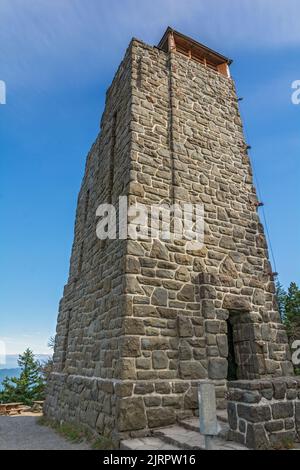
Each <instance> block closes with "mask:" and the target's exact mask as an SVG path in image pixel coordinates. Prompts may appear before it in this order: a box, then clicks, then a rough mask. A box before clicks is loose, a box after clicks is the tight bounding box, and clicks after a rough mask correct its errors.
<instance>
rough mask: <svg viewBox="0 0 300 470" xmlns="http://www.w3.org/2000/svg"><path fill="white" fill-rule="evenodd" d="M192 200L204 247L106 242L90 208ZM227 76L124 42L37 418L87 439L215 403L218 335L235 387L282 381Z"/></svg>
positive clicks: (281, 345) (276, 324)
mask: <svg viewBox="0 0 300 470" xmlns="http://www.w3.org/2000/svg"><path fill="white" fill-rule="evenodd" d="M121 195H126V196H128V201H129V204H133V203H142V204H146V205H147V206H148V207H150V205H153V204H162V203H164V204H169V205H170V204H173V203H175V202H177V203H183V202H190V203H193V204H196V203H202V204H203V205H204V213H205V240H204V246H203V248H202V249H199V250H188V249H187V245H186V242H185V241H175V242H173V243H168V242H166V241H161V240H159V239H158V238H156V239H152V240H136V241H134V240H106V241H105V242H103V241H100V240H98V239H97V237H96V223H97V218H96V217H95V213H96V208H97V206H98V205H99V204H101V203H103V202H112V203H113V204H115V205H117V201H118V197H119V196H121ZM256 203H257V198H256V193H255V189H254V187H253V182H252V174H251V167H250V162H249V157H248V156H247V151H246V143H245V141H244V137H243V132H242V124H241V120H240V116H239V112H238V105H237V97H236V93H235V88H234V84H233V81H232V80H231V79H229V78H227V77H225V76H223V75H221V74H219V73H217V72H215V71H213V70H210V69H208V68H206V67H205V66H204V65H202V64H200V63H197V62H194V61H193V60H190V59H188V58H187V57H184V56H182V55H180V54H179V53H176V52H171V53H165V52H163V51H161V50H159V49H157V48H155V47H150V46H147V45H145V44H144V43H142V42H140V41H138V40H133V41H132V42H131V44H130V46H129V48H128V50H127V53H126V55H125V58H124V60H123V62H122V64H121V65H120V67H119V70H118V72H117V74H116V76H115V78H114V81H113V83H112V85H111V87H110V89H109V90H108V93H107V100H106V108H105V111H104V114H103V117H102V121H101V133H100V135H99V137H98V138H97V140H96V142H95V143H94V145H93V147H92V149H91V151H90V154H89V156H88V159H87V165H86V170H85V176H84V180H83V184H82V187H81V190H80V194H79V198H78V207H77V213H76V224H75V236H74V244H73V249H72V256H71V266H70V276H69V280H68V284H67V285H66V287H65V289H64V296H63V299H62V301H61V304H60V311H59V317H58V325H57V336H56V345H55V354H54V363H55V372H54V373H53V374H52V377H51V380H50V382H49V390H48V397H47V400H46V404H45V412H46V414H47V415H48V416H50V417H52V418H54V419H64V420H67V421H76V422H82V423H84V424H86V425H87V426H89V427H90V428H92V429H97V431H98V432H107V433H112V432H113V433H115V434H116V435H120V433H121V434H123V435H126V434H128V433H131V434H132V433H133V434H134V433H136V432H137V433H139V432H142V433H145V432H147V430H149V429H151V428H152V427H156V426H160V425H168V424H171V423H173V422H175V420H176V419H179V418H181V417H183V416H190V415H192V414H195V413H197V408H198V405H197V382H198V380H199V379H204V378H207V377H208V378H210V379H212V380H214V381H215V384H216V387H217V398H218V404H219V406H220V407H225V390H226V379H227V366H228V361H227V356H228V341H227V326H228V323H227V321H228V319H229V317H230V319H231V321H232V324H233V326H234V340H235V342H236V344H239V345H240V346H239V349H237V362H238V376H239V378H247V379H252V378H259V377H264V376H266V377H268V376H282V375H288V374H290V373H292V366H291V363H290V361H289V351H288V343H287V338H286V334H285V331H284V328H283V326H282V324H281V322H280V317H279V313H278V309H277V305H276V300H275V288H274V281H273V277H272V273H271V266H270V263H269V259H268V252H267V245H266V240H265V236H264V233H263V227H262V225H261V223H260V221H259V216H258V214H257V207H256Z"/></svg>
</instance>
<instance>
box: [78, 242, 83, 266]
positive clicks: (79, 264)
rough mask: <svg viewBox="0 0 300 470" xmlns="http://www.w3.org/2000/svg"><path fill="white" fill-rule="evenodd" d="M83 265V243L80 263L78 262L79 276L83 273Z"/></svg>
mask: <svg viewBox="0 0 300 470" xmlns="http://www.w3.org/2000/svg"><path fill="white" fill-rule="evenodd" d="M82 263H83V242H81V245H80V252H79V261H78V274H80V273H81V270H82Z"/></svg>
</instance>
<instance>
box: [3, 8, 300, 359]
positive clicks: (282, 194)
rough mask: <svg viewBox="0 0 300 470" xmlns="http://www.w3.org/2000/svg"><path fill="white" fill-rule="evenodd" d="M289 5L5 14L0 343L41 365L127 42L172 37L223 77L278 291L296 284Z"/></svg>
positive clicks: (293, 11)
mask: <svg viewBox="0 0 300 470" xmlns="http://www.w3.org/2000/svg"><path fill="white" fill-rule="evenodd" d="M299 14H300V6H299V2H298V1H297V0H284V1H283V0H276V1H274V0H251V1H250V0H249V1H248V0H218V1H216V0H210V1H209V2H208V1H207V0H197V1H193V0H189V1H188V0H186V1H184V2H183V1H182V0H180V1H179V0H159V1H158V0H151V1H148V0H144V1H137V0H123V1H120V0H110V1H109V2H107V1H106V0H51V1H50V0H39V1H36V0H26V1H25V0H1V1H0V18H1V29H0V80H4V81H5V82H6V86H7V104H6V105H0V156H1V160H0V172H1V173H0V211H1V222H2V224H1V232H0V250H1V253H0V256H1V274H0V286H1V295H0V340H2V341H5V343H6V347H7V352H8V353H19V352H21V351H22V350H24V349H25V347H27V346H30V347H31V348H33V350H34V351H35V352H36V353H45V352H48V349H47V345H46V343H47V339H48V338H49V336H50V335H52V334H53V333H54V331H55V323H56V316H57V307H58V302H59V298H60V297H61V294H62V289H63V285H64V284H65V282H66V280H67V274H68V265H69V255H70V249H71V243H72V237H73V224H74V215H75V207H76V199H77V193H78V190H79V186H80V182H81V178H82V175H83V169H84V164H85V158H86V155H87V152H88V150H89V148H90V146H91V144H92V142H93V141H94V140H95V138H96V135H97V133H98V130H99V122H100V117H101V113H102V110H103V105H104V97H105V91H106V89H107V87H108V86H109V83H110V81H111V80H112V78H113V75H114V72H115V70H116V68H117V66H118V64H119V62H120V60H121V59H122V56H123V54H124V51H125V49H126V47H127V45H128V42H129V41H130V39H131V37H133V36H134V37H137V38H139V39H142V40H144V41H145V42H148V43H149V44H157V43H158V41H159V39H160V38H161V36H162V34H163V32H164V30H165V28H166V27H167V26H168V25H170V26H172V27H174V28H175V29H177V30H179V31H181V32H183V33H184V34H186V35H189V36H192V37H193V38H195V39H196V40H198V41H200V42H202V43H205V44H207V45H208V46H209V47H211V48H213V49H216V50H217V51H219V52H221V53H224V54H225V55H227V56H229V57H231V58H233V59H234V63H233V65H232V68H231V71H232V75H233V77H234V79H235V81H236V84H237V89H238V93H239V96H243V97H244V101H243V102H242V103H241V113H242V117H243V119H244V123H245V128H246V137H247V140H248V141H249V143H250V144H251V145H252V151H251V152H252V159H253V162H254V166H255V171H256V174H257V176H258V180H259V183H260V188H261V192H262V198H263V200H264V202H265V211H266V215H267V219H268V225H269V231H270V235H271V240H272V245H273V250H274V254H275V259H276V265H277V271H279V273H280V279H281V281H282V282H283V283H284V284H285V285H287V284H289V282H290V281H292V280H295V281H296V282H298V283H299V282H300V277H299V265H300V259H299V258H300V257H299V232H300V224H299V216H298V211H299V209H298V206H299V195H300V191H299V181H300V179H299V176H300V175H299V173H300V163H299V153H300V105H299V106H295V105H293V104H292V102H291V94H292V90H291V84H292V82H293V81H294V80H297V79H298V80H299V79H300V54H299V48H300V27H299Z"/></svg>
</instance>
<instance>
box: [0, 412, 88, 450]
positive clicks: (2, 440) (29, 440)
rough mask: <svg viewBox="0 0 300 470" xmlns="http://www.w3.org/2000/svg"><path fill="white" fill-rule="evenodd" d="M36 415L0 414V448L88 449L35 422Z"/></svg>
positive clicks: (82, 444)
mask: <svg viewBox="0 0 300 470" xmlns="http://www.w3.org/2000/svg"><path fill="white" fill-rule="evenodd" d="M37 419H38V418H37V415H36V414H35V415H32V414H29V413H28V414H23V415H21V416H20V415H17V416H0V450H88V449H90V447H89V446H88V444H86V443H79V444H73V443H71V442H68V441H67V440H66V439H64V438H63V437H62V436H60V435H59V434H57V433H56V432H55V431H54V430H53V429H51V428H48V427H46V426H41V425H39V424H38V423H37Z"/></svg>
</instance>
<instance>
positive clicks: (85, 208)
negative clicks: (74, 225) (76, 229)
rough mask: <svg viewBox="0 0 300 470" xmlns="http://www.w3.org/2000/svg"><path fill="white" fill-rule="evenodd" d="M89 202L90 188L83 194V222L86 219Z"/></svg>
mask: <svg viewBox="0 0 300 470" xmlns="http://www.w3.org/2000/svg"><path fill="white" fill-rule="evenodd" d="M89 202H90V190H89V189H88V190H87V192H86V196H85V205H84V223H85V222H86V220H87V216H88V211H89Z"/></svg>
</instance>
